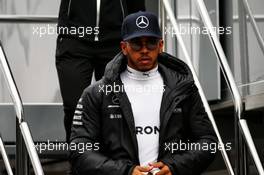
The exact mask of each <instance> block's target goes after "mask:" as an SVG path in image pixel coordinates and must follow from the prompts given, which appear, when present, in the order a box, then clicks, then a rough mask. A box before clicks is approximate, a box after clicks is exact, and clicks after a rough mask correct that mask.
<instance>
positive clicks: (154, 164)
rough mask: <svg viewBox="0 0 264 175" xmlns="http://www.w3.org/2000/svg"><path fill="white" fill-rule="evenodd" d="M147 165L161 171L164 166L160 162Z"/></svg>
mask: <svg viewBox="0 0 264 175" xmlns="http://www.w3.org/2000/svg"><path fill="white" fill-rule="evenodd" d="M149 165H151V166H153V167H155V168H159V169H162V167H163V166H164V163H162V162H155V163H150V164H149Z"/></svg>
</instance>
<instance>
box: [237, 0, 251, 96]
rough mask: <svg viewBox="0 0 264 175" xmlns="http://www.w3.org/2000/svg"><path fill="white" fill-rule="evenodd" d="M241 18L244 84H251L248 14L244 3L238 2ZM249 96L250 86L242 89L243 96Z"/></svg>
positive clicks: (240, 42)
mask: <svg viewBox="0 0 264 175" xmlns="http://www.w3.org/2000/svg"><path fill="white" fill-rule="evenodd" d="M238 16H239V18H238V19H239V45H240V66H241V80H242V84H247V83H249V81H250V80H249V60H248V38H247V13H246V11H245V8H244V5H243V2H242V1H239V2H238ZM248 94H249V88H248V86H245V87H242V96H246V95H248Z"/></svg>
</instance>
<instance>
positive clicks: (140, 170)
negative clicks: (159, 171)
mask: <svg viewBox="0 0 264 175" xmlns="http://www.w3.org/2000/svg"><path fill="white" fill-rule="evenodd" d="M152 168H153V167H151V166H136V167H135V168H134V170H133V172H132V175H145V174H147V173H148V172H149V171H151V170H152Z"/></svg>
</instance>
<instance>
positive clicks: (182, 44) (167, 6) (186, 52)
mask: <svg viewBox="0 0 264 175" xmlns="http://www.w3.org/2000/svg"><path fill="white" fill-rule="evenodd" d="M163 4H164V7H165V9H166V11H167V13H168V16H169V19H170V21H171V23H172V26H173V28H174V30H175V33H176V34H177V39H178V42H179V44H180V46H181V47H182V50H183V53H184V56H185V58H186V61H187V64H188V66H189V67H190V69H191V72H192V75H193V79H194V81H195V84H196V86H197V88H198V91H199V93H200V96H201V99H202V102H203V105H204V108H205V111H206V112H207V114H208V117H209V119H210V121H211V123H212V126H213V128H214V131H215V133H216V136H217V138H218V141H219V143H220V144H221V145H224V143H223V141H222V138H221V136H220V133H219V131H218V128H217V125H216V123H215V120H214V117H213V114H212V111H211V109H210V106H209V104H208V101H207V99H206V96H205V93H204V92H203V89H202V86H201V84H200V82H199V79H198V76H197V74H196V72H195V69H194V66H193V64H192V61H191V58H190V55H189V53H188V51H187V48H186V46H185V44H184V42H183V39H182V36H181V35H180V32H179V28H178V24H177V21H176V18H175V16H174V14H173V11H172V9H171V6H170V4H169V2H168V0H163ZM221 153H222V156H223V159H224V161H225V164H226V167H227V169H228V172H229V174H231V175H234V171H233V168H232V165H231V162H230V160H229V158H228V156H227V153H226V150H225V149H221Z"/></svg>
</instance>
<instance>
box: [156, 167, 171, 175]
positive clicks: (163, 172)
mask: <svg viewBox="0 0 264 175" xmlns="http://www.w3.org/2000/svg"><path fill="white" fill-rule="evenodd" d="M156 175H171V172H170V169H169V167H168V166H164V167H163V168H162V169H161V170H160V171H159V172H158V173H156Z"/></svg>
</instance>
